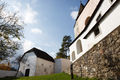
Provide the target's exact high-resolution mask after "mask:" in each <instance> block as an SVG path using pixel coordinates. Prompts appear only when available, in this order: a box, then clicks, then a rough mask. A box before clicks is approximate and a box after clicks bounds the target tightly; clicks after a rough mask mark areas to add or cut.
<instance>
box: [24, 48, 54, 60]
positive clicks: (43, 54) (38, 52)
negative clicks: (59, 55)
mask: <svg viewBox="0 0 120 80" xmlns="http://www.w3.org/2000/svg"><path fill="white" fill-rule="evenodd" d="M29 52H34V53H35V55H36V56H37V57H39V58H42V59H45V60H48V61H51V62H54V59H53V58H52V57H51V56H50V55H48V54H47V53H46V52H44V51H42V50H39V49H37V48H32V49H30V50H28V51H27V52H25V53H24V55H25V54H27V53H29ZM24 55H23V56H22V58H23V57H24Z"/></svg>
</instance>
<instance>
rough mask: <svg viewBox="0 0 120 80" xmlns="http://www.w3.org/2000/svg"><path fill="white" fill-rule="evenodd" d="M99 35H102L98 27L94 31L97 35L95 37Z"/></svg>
mask: <svg viewBox="0 0 120 80" xmlns="http://www.w3.org/2000/svg"><path fill="white" fill-rule="evenodd" d="M99 33H100V30H99V28H98V27H96V28H95V29H94V34H95V36H97V35H98V34H99Z"/></svg>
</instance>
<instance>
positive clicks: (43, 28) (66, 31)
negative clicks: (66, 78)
mask: <svg viewBox="0 0 120 80" xmlns="http://www.w3.org/2000/svg"><path fill="white" fill-rule="evenodd" d="M3 1H4V2H6V3H7V8H9V9H10V10H11V11H13V12H17V13H18V15H19V16H21V19H22V20H23V21H24V23H25V24H24V39H22V46H23V50H21V51H19V53H20V54H23V53H24V52H25V51H27V50H29V49H31V48H33V47H36V48H38V49H41V50H43V51H45V52H47V53H48V54H50V55H51V56H52V57H55V54H56V53H57V52H58V50H59V48H60V47H61V42H62V38H63V36H64V35H70V36H71V37H72V39H74V32H73V26H74V23H75V19H76V16H77V13H78V10H79V6H80V0H3ZM85 2H86V0H83V3H84V4H85Z"/></svg>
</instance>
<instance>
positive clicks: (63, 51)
mask: <svg viewBox="0 0 120 80" xmlns="http://www.w3.org/2000/svg"><path fill="white" fill-rule="evenodd" d="M71 41H72V40H71V37H70V36H67V35H65V36H64V37H63V41H62V44H61V48H60V49H59V52H58V53H57V56H56V58H67V57H68V55H69V54H68V53H69V45H70V44H71Z"/></svg>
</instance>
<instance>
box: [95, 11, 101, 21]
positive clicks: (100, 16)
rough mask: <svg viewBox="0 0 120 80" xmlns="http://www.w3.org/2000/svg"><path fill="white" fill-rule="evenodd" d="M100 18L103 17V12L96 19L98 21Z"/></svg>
mask: <svg viewBox="0 0 120 80" xmlns="http://www.w3.org/2000/svg"><path fill="white" fill-rule="evenodd" d="M100 18H101V13H100V14H99V15H98V17H97V19H96V21H97V22H98V21H99V20H100Z"/></svg>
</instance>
